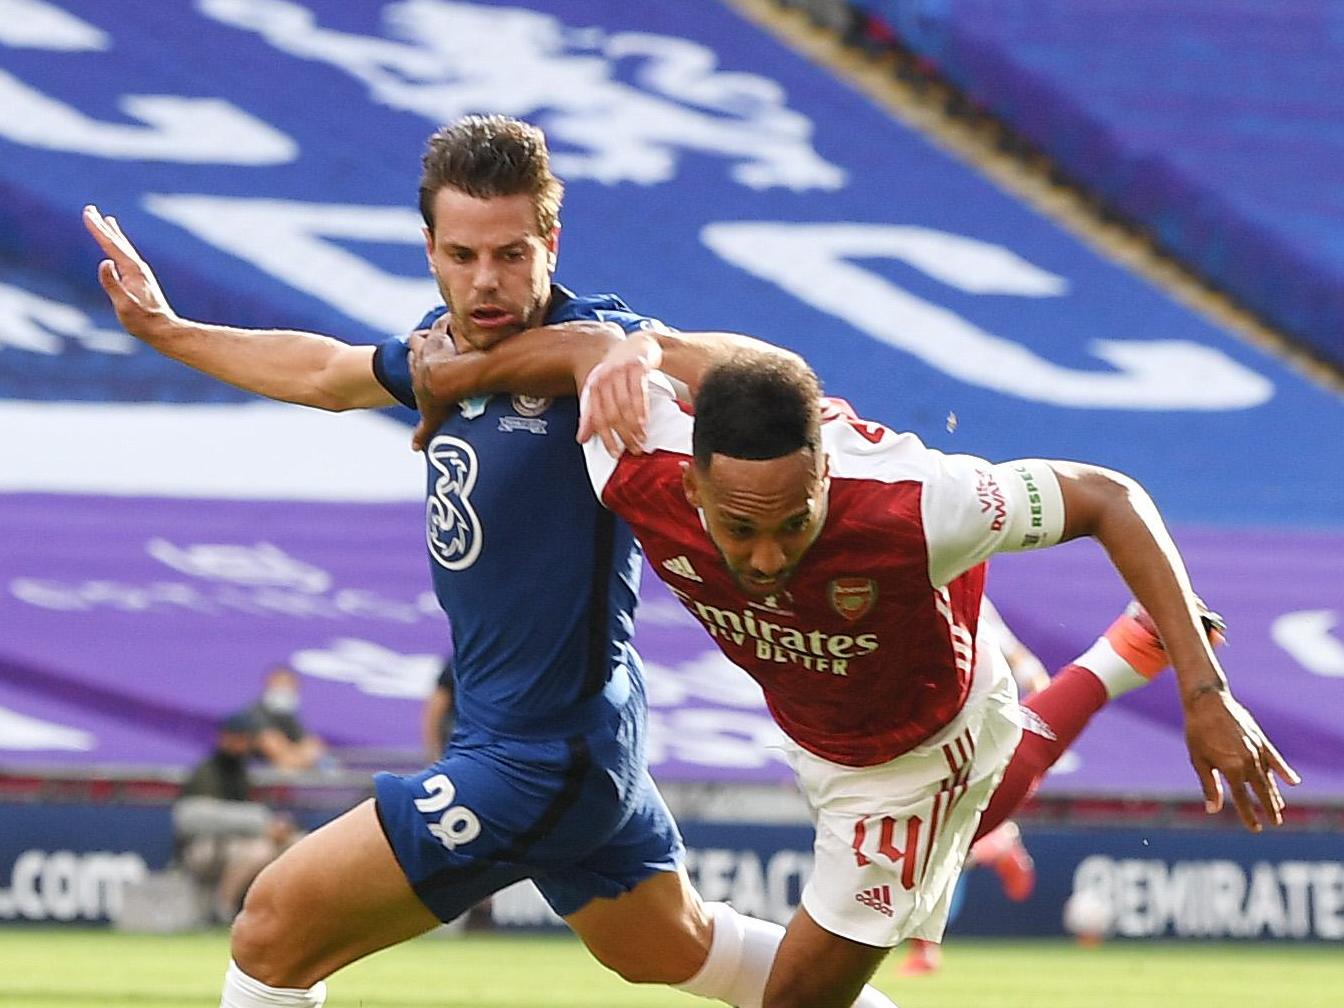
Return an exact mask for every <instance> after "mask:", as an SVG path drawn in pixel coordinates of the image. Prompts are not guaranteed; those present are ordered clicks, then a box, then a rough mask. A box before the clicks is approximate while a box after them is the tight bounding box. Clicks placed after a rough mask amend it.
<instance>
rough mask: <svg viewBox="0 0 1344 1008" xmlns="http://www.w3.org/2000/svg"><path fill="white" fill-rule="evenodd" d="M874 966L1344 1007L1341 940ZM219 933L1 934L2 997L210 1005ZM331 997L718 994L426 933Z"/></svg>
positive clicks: (485, 1006)
mask: <svg viewBox="0 0 1344 1008" xmlns="http://www.w3.org/2000/svg"><path fill="white" fill-rule="evenodd" d="M899 955H900V953H899V952H898V953H897V954H896V955H894V956H893V957H892V958H891V960H890V961H889V962H888V963H887V964H885V965H884V966H883V968H882V970H881V971H880V972H879V974H878V977H877V981H876V982H877V985H878V986H879V987H881V988H882V990H883V991H885V992H886V993H887V994H888V995H890V996H891V997H892V999H893V1000H895V1001H896V1002H897V1004H899V1005H900V1006H901V1008H978V1006H982V1005H983V1006H986V1008H1165V1006H1172V1008H1234V1006H1239V1005H1254V1006H1256V1008H1327V1006H1329V1008H1338V1006H1340V1005H1344V949H1341V948H1339V947H1338V946H1331V945H1305V946H1272V945H1217V944H1208V945H1202V944H1198V945H1192V944H1177V943H1165V944H1147V943H1144V944H1139V943H1124V942H1112V943H1109V944H1107V945H1104V946H1102V947H1101V948H1099V949H1083V948H1078V947H1076V946H1074V945H1071V944H1068V943H1065V942H1046V941H1038V942H1015V943H1005V942H975V941H969V940H965V941H957V942H954V943H951V944H950V945H949V946H948V947H947V950H946V954H945V958H944V967H943V970H942V972H941V973H939V974H938V975H936V976H933V977H921V978H917V979H905V978H902V977H898V976H897V975H896V972H895V963H896V962H897V961H898V957H899ZM227 956H228V939H227V936H226V935H225V934H224V933H223V932H215V933H208V934H193V935H179V936H166V937H160V936H151V935H122V934H116V933H112V932H107V931H95V930H79V929H64V930H58V929H25V928H9V929H4V930H0V1006H3V1008H86V1006H87V1008H95V1006H99V1008H100V1006H113V1005H115V1006H131V1005H134V1006H139V1008H197V1006H199V1008H214V1006H215V1005H217V1004H218V997H219V978H220V976H221V975H222V973H223V968H224V964H225V963H226V962H227ZM330 988H331V993H330V996H329V998H328V1000H327V1004H328V1006H329V1008H429V1006H434V1008H537V1006H547V1008H659V1006H665V1008H676V1006H678V1005H680V1006H683V1008H692V1006H694V1005H696V1004H708V1003H709V1002H705V1001H700V1000H699V999H696V998H692V997H689V996H688V995H685V994H681V993H679V992H676V991H672V990H667V989H665V988H650V987H635V986H631V985H629V984H625V983H623V982H622V981H621V980H619V979H617V978H616V977H615V976H613V975H612V974H610V973H607V972H606V971H605V970H603V969H602V968H601V967H600V966H598V965H597V964H596V963H595V962H593V961H592V960H591V959H590V958H589V957H588V956H587V954H586V953H585V952H584V951H583V949H582V947H581V946H580V945H579V944H578V943H577V942H576V941H574V940H573V939H570V938H565V937H540V938H532V937H515V936H504V937H495V936H476V935H472V936H468V937H466V938H462V939H457V940H454V939H445V938H437V937H428V938H423V939H420V940H418V941H414V942H410V943H407V944H405V945H402V946H400V947H398V948H394V949H389V950H388V951H386V952H382V953H379V954H378V955H375V956H371V957H370V958H368V959H366V960H364V961H363V962H360V963H356V964H355V965H354V966H351V967H350V968H348V969H346V970H344V971H342V972H341V973H339V974H338V975H337V976H336V977H335V978H334V979H333V980H332V981H331V983H330Z"/></svg>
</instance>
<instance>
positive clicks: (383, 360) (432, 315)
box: [373, 305, 448, 409]
mask: <svg viewBox="0 0 1344 1008" xmlns="http://www.w3.org/2000/svg"><path fill="white" fill-rule="evenodd" d="M447 311H448V309H447V308H446V307H444V306H442V305H440V306H439V307H437V308H434V309H431V310H430V311H429V312H427V313H426V314H425V317H424V318H422V319H421V320H420V324H419V325H417V326H416V327H415V329H414V330H412V331H413V332H419V331H420V330H423V329H428V328H429V327H430V326H432V325H433V324H434V323H435V322H437V321H438V320H439V317H440V316H442V315H443V314H444V313H445V312H447ZM409 340H410V335H409V334H408V335H406V336H392V337H390V338H389V339H386V340H384V341H383V342H382V343H380V344H378V346H377V348H376V349H375V350H374V351H373V376H374V377H375V378H377V379H378V384H380V385H381V386H382V387H383V388H385V389H387V391H388V392H390V393H391V394H392V397H393V398H395V399H396V400H397V402H399V403H401V404H402V405H403V406H406V407H409V408H410V409H415V408H416V406H415V392H414V391H413V390H412V388H411V348H410V346H409V345H408V342H409Z"/></svg>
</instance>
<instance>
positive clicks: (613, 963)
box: [593, 948, 696, 984]
mask: <svg viewBox="0 0 1344 1008" xmlns="http://www.w3.org/2000/svg"><path fill="white" fill-rule="evenodd" d="M593 955H594V957H595V958H596V959H597V961H598V962H600V963H601V964H602V965H603V966H605V967H606V968H607V969H609V970H611V971H612V972H613V973H615V974H616V975H617V976H619V977H620V978H621V979H622V980H624V981H625V982H626V983H635V984H675V983H681V982H682V981H683V980H685V979H686V978H687V977H689V976H691V975H692V974H694V973H695V970H696V966H695V965H691V966H690V968H689V969H688V968H686V967H685V965H684V964H681V963H678V962H677V961H675V960H673V959H669V958H667V957H663V956H657V955H651V954H649V953H647V952H645V951H644V950H642V949H629V948H626V949H608V950H604V951H598V950H596V949H594V950H593Z"/></svg>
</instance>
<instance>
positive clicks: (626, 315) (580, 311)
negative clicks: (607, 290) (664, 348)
mask: <svg viewBox="0 0 1344 1008" xmlns="http://www.w3.org/2000/svg"><path fill="white" fill-rule="evenodd" d="M581 319H592V320H594V321H597V322H614V323H616V324H617V325H618V326H620V327H621V329H622V330H624V331H625V332H626V333H627V334H629V333H632V332H638V331H639V330H641V329H649V328H652V327H653V326H655V325H659V324H660V323H659V322H658V320H657V319H653V318H650V317H649V316H647V315H641V314H639V313H638V312H635V311H631V310H630V307H629V306H628V305H627V304H626V303H625V302H624V301H622V300H621V299H620V298H618V297H617V296H616V295H615V294H596V295H591V296H588V297H572V298H570V299H569V300H568V301H567V302H565V304H564V305H563V306H561V308H560V309H559V311H556V312H552V313H551V315H550V317H549V318H547V320H546V321H547V323H548V324H554V323H557V322H576V321H579V320H581Z"/></svg>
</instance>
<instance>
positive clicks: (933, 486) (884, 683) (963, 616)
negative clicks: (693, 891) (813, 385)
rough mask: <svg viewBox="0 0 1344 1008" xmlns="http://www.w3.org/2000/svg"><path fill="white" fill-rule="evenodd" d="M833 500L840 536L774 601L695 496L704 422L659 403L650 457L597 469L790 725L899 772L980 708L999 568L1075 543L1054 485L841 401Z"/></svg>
mask: <svg viewBox="0 0 1344 1008" xmlns="http://www.w3.org/2000/svg"><path fill="white" fill-rule="evenodd" d="M823 417H824V422H823V425H822V442H823V447H824V449H825V451H826V453H827V457H828V460H829V465H830V477H831V482H830V491H829V496H828V503H827V513H826V517H825V522H824V524H823V526H822V530H821V532H820V534H819V535H818V537H817V539H816V540H815V541H814V543H813V544H812V547H811V549H810V550H809V551H808V552H807V553H806V554H805V555H804V557H803V558H802V561H801V562H800V563H799V565H798V567H797V569H796V571H795V573H794V575H793V578H792V579H791V580H790V581H789V584H788V587H787V589H786V590H784V591H782V592H781V593H779V594H778V595H776V596H772V597H771V598H769V599H766V600H765V601H763V602H757V601H753V600H751V599H749V598H748V597H747V596H746V595H744V594H743V593H742V592H741V591H740V590H739V589H738V588H737V586H736V584H735V583H734V581H733V580H732V577H731V575H730V574H729V573H728V570H727V568H726V567H725V565H724V563H723V561H722V559H721V558H720V556H719V553H718V551H717V549H716V548H715V546H714V544H713V542H712V541H711V540H710V538H709V535H708V533H707V532H706V531H705V530H704V527H703V525H702V523H701V520H700V516H699V514H698V513H697V512H696V510H695V509H694V508H693V507H691V505H690V504H689V503H688V502H687V500H686V497H685V495H684V493H683V490H682V481H681V464H682V463H683V462H686V461H688V460H689V459H690V455H691V424H692V418H691V417H690V416H688V415H686V413H684V412H683V411H682V410H681V409H679V408H678V406H677V405H676V404H675V403H674V402H672V401H671V399H670V398H668V397H666V396H665V395H662V394H655V397H654V401H653V414H652V416H651V419H650V427H649V432H650V443H649V447H650V449H651V451H650V453H649V454H645V455H638V456H636V455H628V454H627V455H622V456H621V457H620V458H619V459H612V458H611V457H610V456H608V455H607V453H606V452H605V451H604V450H603V449H602V447H601V444H600V443H599V442H597V441H596V439H594V441H593V442H590V444H589V445H588V449H587V458H588V465H589V472H590V474H591V476H592V478H593V483H594V487H595V488H596V490H597V492H598V494H599V496H600V497H601V499H602V501H603V503H604V504H606V505H607V506H608V507H609V508H611V509H612V510H613V511H614V512H616V513H617V514H618V515H620V516H621V517H622V518H624V519H625V520H626V521H627V522H628V523H629V524H630V526H631V527H632V528H633V529H634V531H635V534H636V535H637V536H638V538H639V540H640V542H641V543H642V544H643V546H644V550H645V553H646V554H647V556H648V559H649V563H650V564H651V565H652V567H653V569H654V570H655V571H656V572H657V573H658V575H659V577H661V578H662V579H663V580H664V581H665V582H667V584H668V586H669V587H670V588H671V589H672V592H673V593H674V594H675V595H676V596H677V598H678V599H680V600H681V602H682V604H683V605H685V607H686V608H687V609H688V610H689V611H690V613H691V614H692V615H693V616H694V617H695V618H696V620H697V621H699V623H700V624H701V625H702V626H703V627H704V628H705V629H706V630H707V631H708V632H709V634H710V635H711V636H712V637H713V638H714V640H715V642H716V643H717V644H718V645H719V647H720V648H721V649H722V650H723V652H724V654H725V655H727V656H728V658H729V659H730V660H731V661H732V662H733V663H734V664H735V665H738V666H739V667H741V668H742V669H745V670H746V671H747V673H748V674H750V675H751V677H752V678H753V679H755V680H756V681H757V682H758V683H759V684H760V686H761V688H762V689H763V691H764V693H765V699H766V703H767V705H768V706H769V708H770V711H771V713H772V714H773V715H774V718H775V720H776V721H777V722H778V723H779V726H780V727H781V728H782V729H783V730H784V731H785V733H787V734H788V735H789V737H790V738H792V739H793V740H794V741H795V742H797V743H798V744H799V745H800V746H802V747H803V748H805V749H807V750H808V751H810V752H812V753H815V754H816V755H818V756H821V757H823V758H824V759H828V760H831V761H833V762H835V763H840V764H844V765H846V766H872V765H875V764H878V763H884V762H886V761H888V760H890V759H894V758H895V757H896V756H899V755H901V754H902V753H904V752H907V751H909V750H910V749H912V748H913V747H915V746H917V745H918V744H919V743H920V742H922V741H924V740H925V739H927V738H929V737H930V736H932V735H934V734H936V733H937V732H938V731H939V730H940V729H941V728H943V727H944V726H946V725H947V724H948V723H949V722H950V721H952V719H953V718H955V717H956V715H957V713H958V712H959V711H960V710H961V708H962V706H963V704H964V703H965V702H966V698H967V695H968V694H969V693H970V689H971V683H972V676H973V669H974V666H975V632H976V623H977V619H978V615H979V610H980V599H981V595H982V593H983V589H984V581H985V564H984V561H985V560H986V559H987V558H988V556H989V555H990V554H991V553H993V552H997V551H1002V550H1011V549H1029V548H1032V547H1035V546H1044V545H1049V544H1050V543H1053V542H1056V541H1058V539H1059V536H1060V532H1061V530H1062V527H1063V508H1062V505H1061V503H1060V494H1059V487H1058V483H1057V482H1056V480H1055V478H1054V474H1053V471H1052V470H1050V468H1049V467H1048V466H1047V465H1046V464H1045V463H1043V462H1039V461H1034V460H1026V461H1021V462H1014V463H1004V464H1002V465H998V466H995V465H991V464H990V463H988V462H986V461H984V460H983V459H977V458H973V457H970V456H965V455H944V454H942V453H941V452H937V451H933V450H931V449H929V448H926V447H925V446H924V445H923V444H922V443H921V442H920V441H919V439H918V438H916V437H915V436H914V435H911V434H898V433H895V432H893V431H891V430H889V429H887V428H886V427H883V426H881V425H880V424H876V423H872V422H870V421H865V420H860V419H858V418H856V417H854V416H853V414H852V413H851V412H850V411H849V409H848V407H847V406H845V405H844V404H843V403H840V402H839V401H837V400H829V401H828V402H827V404H826V408H825V410H824V412H823Z"/></svg>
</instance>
